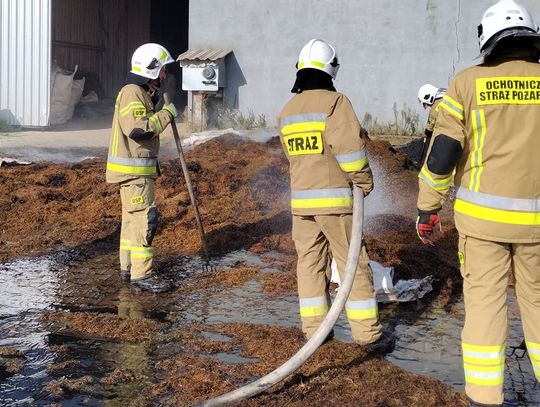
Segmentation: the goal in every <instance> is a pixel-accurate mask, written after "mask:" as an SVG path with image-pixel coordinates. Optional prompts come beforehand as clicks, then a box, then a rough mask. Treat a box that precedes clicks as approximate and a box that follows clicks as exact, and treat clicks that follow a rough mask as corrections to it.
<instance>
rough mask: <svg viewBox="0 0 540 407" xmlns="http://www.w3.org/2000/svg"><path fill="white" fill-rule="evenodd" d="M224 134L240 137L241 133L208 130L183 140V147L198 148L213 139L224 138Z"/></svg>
mask: <svg viewBox="0 0 540 407" xmlns="http://www.w3.org/2000/svg"><path fill="white" fill-rule="evenodd" d="M224 134H234V135H236V136H239V135H240V132H239V131H236V130H234V129H232V128H231V129H225V130H206V131H201V132H198V133H191V135H190V136H189V137H186V138H184V139H182V145H183V146H185V147H191V146H197V145H199V144H202V143H204V142H206V141H208V140H211V139H213V138H216V137H220V136H223V135H224Z"/></svg>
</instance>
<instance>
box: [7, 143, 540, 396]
mask: <svg viewBox="0 0 540 407" xmlns="http://www.w3.org/2000/svg"><path fill="white" fill-rule="evenodd" d="M370 157H372V160H371V162H372V166H373V167H374V170H375V172H376V182H377V184H376V188H377V189H376V190H375V191H376V192H374V193H373V195H372V196H370V197H369V198H368V200H367V201H366V209H367V210H366V215H367V216H366V225H365V232H366V235H367V236H366V241H367V244H368V246H369V251H370V256H371V257H372V259H374V260H376V261H379V262H381V263H383V264H385V265H392V266H394V267H395V273H396V278H418V277H423V276H424V275H426V274H431V275H434V276H435V282H434V291H433V292H432V293H431V294H429V295H428V296H427V297H425V298H424V299H422V300H421V301H420V302H418V303H409V304H400V305H393V304H388V305H383V306H381V315H382V319H383V323H384V325H385V326H386V327H388V328H390V329H393V330H394V331H395V332H396V333H397V334H398V335H399V338H400V339H399V341H398V345H397V348H396V351H395V352H394V353H393V354H392V355H391V356H388V357H387V358H386V360H385V359H379V358H369V357H367V355H365V354H363V353H362V350H361V349H359V348H358V347H357V346H356V345H355V344H353V343H351V338H350V334H349V331H348V328H347V323H346V320H345V319H344V318H343V317H341V318H340V320H339V321H338V324H337V327H336V339H337V340H335V341H331V342H330V343H328V344H326V345H323V347H322V348H321V349H320V350H319V351H317V352H316V354H315V355H314V357H313V358H312V359H311V360H310V361H309V362H308V363H307V364H306V365H305V366H304V367H302V368H301V369H300V371H299V372H297V373H295V374H294V375H293V376H291V377H290V378H289V379H287V380H286V381H285V382H284V383H282V384H280V385H278V386H276V388H275V389H273V391H272V392H270V393H267V394H263V395H261V396H259V397H256V398H254V399H251V400H249V401H245V402H243V403H241V404H242V405H244V404H245V405H298V406H301V405H302V406H303V405H315V406H326V405H362V406H460V405H464V399H463V395H462V394H461V393H460V392H461V391H462V385H463V377H462V371H461V361H460V354H459V330H460V326H461V323H462V314H463V312H462V306H461V297H460V281H459V273H458V271H457V262H456V260H455V258H454V257H455V250H456V247H455V245H456V233H455V231H453V230H452V228H451V213H450V212H449V211H447V212H445V213H444V214H443V219H444V222H445V223H446V224H447V225H450V227H448V228H446V230H448V231H447V232H446V233H445V235H444V236H442V237H441V238H440V240H439V242H438V243H439V244H438V245H437V246H436V247H435V248H427V247H424V246H421V245H419V244H418V243H417V242H416V238H415V234H414V230H413V218H414V201H415V195H416V190H415V184H416V176H415V175H416V174H415V171H414V170H412V169H411V170H409V169H407V168H408V167H409V166H410V163H409V162H408V161H407V159H406V158H405V157H404V156H403V155H400V154H398V153H395V152H392V151H390V150H389V146H388V144H385V143H382V142H373V143H371V145H370ZM188 162H189V163H190V169H191V176H192V182H193V184H194V185H195V186H196V188H197V196H198V197H199V201H200V205H201V208H200V209H201V214H202V216H203V219H204V222H205V227H206V230H207V234H208V241H209V247H210V251H211V253H212V254H213V255H214V259H213V262H214V264H215V265H216V271H215V272H209V271H204V270H202V267H201V265H202V263H203V262H202V261H201V259H200V257H199V256H198V254H199V251H200V249H201V247H200V240H199V238H198V234H197V231H196V227H195V224H194V218H193V213H192V210H191V208H190V207H189V199H188V197H187V194H186V193H185V187H184V186H183V183H182V177H181V174H180V173H179V171H178V169H177V163H175V162H166V163H164V176H163V177H162V178H161V179H160V181H159V182H158V193H159V196H158V205H159V207H160V212H161V215H162V218H161V224H160V228H159V230H160V232H159V234H158V236H157V237H156V241H155V250H156V253H157V262H158V266H159V268H160V270H161V273H163V274H164V275H165V276H166V277H167V278H170V279H171V280H172V281H173V282H174V285H175V290H174V291H173V292H172V293H169V294H165V295H159V296H155V295H149V294H145V293H136V292H134V291H132V290H131V289H130V287H129V285H125V284H122V283H121V282H120V279H119V276H118V274H117V255H116V239H117V237H118V222H119V202H118V197H117V191H116V189H115V188H114V186H108V185H106V184H104V183H103V165H104V163H103V162H102V161H99V160H93V161H87V162H84V163H81V164H71V165H45V164H42V165H33V166H25V167H11V168H6V169H2V170H1V171H2V172H0V192H1V193H2V194H1V196H2V197H1V198H0V207H1V209H2V211H3V214H5V216H3V217H2V218H1V219H0V226H1V229H0V231H1V232H0V287H2V289H1V290H2V296H1V299H0V332H2V336H0V350H1V349H2V348H7V349H11V350H15V351H17V352H15V353H13V354H11V355H7V353H6V355H7V356H2V352H1V351H0V363H2V364H0V404H2V405H55V403H57V404H58V405H67V406H71V405H92V406H93V405H106V406H125V405H134V406H142V405H189V404H193V403H195V402H197V401H200V400H203V399H205V398H208V397H212V396H217V395H219V394H221V393H223V392H225V391H229V390H232V389H233V388H234V387H236V386H238V385H241V384H242V383H245V382H247V381H250V380H253V379H255V378H257V377H260V376H261V375H263V374H265V373H267V372H269V371H270V370H272V369H273V368H275V367H277V366H278V365H279V364H280V363H282V362H283V361H285V360H286V359H287V358H289V357H290V356H292V354H294V352H295V351H296V350H297V349H299V348H300V346H301V345H302V344H303V338H302V335H301V332H300V330H299V329H298V326H299V325H298V324H299V321H298V314H297V297H296V294H295V292H296V282H295V278H294V262H295V257H294V247H293V245H292V241H291V239H290V215H289V214H288V212H287V201H288V197H287V193H288V192H287V189H288V185H287V167H286V163H285V162H284V160H283V157H282V153H281V151H280V149H279V145H277V143H276V141H275V140H272V141H270V142H268V143H266V144H261V143H251V142H246V141H243V140H241V139H238V138H236V137H223V138H220V139H216V140H212V141H210V142H208V143H206V144H204V145H201V146H198V147H195V148H194V149H193V150H192V151H190V152H189V155H188ZM396 197H399V198H396ZM430 264H435V265H437V267H436V269H434V270H433V269H430V268H429V266H428V265H430ZM512 304H513V305H512V307H511V324H512V329H511V331H512V334H511V336H510V338H509V341H508V343H509V345H517V344H519V342H520V338H521V332H520V329H519V324H518V322H517V321H518V318H519V317H518V314H517V310H516V307H515V305H514V303H513V302H512ZM509 354H510V352H509ZM8 362H10V364H9V369H7V368H4V372H5V373H4V374H2V369H1V367H2V366H8V364H7V363H8ZM507 365H508V373H507V380H506V389H507V395H508V398H509V402H511V401H512V402H514V404H515V405H522V406H528V405H530V406H534V405H540V399H539V398H538V394H539V389H538V385H537V384H535V383H534V382H533V381H532V377H533V376H532V372H531V367H530V362H529V361H528V359H527V358H523V359H518V358H517V357H516V355H512V356H509V357H508V359H507Z"/></svg>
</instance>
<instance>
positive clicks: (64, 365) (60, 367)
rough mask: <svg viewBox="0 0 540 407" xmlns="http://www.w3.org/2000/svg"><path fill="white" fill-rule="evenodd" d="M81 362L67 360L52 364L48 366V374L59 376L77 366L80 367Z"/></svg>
mask: <svg viewBox="0 0 540 407" xmlns="http://www.w3.org/2000/svg"><path fill="white" fill-rule="evenodd" d="M80 364H81V362H80V361H78V360H66V361H64V362H58V363H51V364H50V365H49V366H47V373H48V374H52V375H58V374H61V373H65V372H68V371H70V370H72V369H74V368H76V367H77V366H80Z"/></svg>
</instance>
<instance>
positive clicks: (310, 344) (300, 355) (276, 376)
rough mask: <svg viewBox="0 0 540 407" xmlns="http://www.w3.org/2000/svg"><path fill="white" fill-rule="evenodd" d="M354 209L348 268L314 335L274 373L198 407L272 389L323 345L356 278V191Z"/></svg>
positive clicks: (360, 212) (360, 207)
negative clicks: (330, 305)
mask: <svg viewBox="0 0 540 407" xmlns="http://www.w3.org/2000/svg"><path fill="white" fill-rule="evenodd" d="M353 196H354V205H353V209H354V210H353V221H352V235H351V243H350V245H349V253H348V255H347V264H346V266H345V277H344V278H343V281H342V282H341V285H340V287H339V290H338V293H337V295H336V298H335V299H334V302H333V304H332V307H330V310H329V311H328V314H327V315H326V318H325V319H324V321H323V322H322V323H321V325H320V326H319V328H318V329H317V330H316V331H315V334H314V335H313V336H312V337H311V339H310V340H309V341H307V342H306V344H305V345H304V346H302V348H301V349H300V350H299V351H298V352H297V353H296V354H295V355H294V356H292V357H291V358H290V359H289V360H288V361H287V362H285V363H284V364H282V365H281V366H280V367H278V368H277V369H275V370H274V371H272V372H270V373H268V374H267V375H266V376H263V377H261V378H260V379H258V380H256V381H254V382H252V383H248V384H246V385H245V386H242V387H240V388H238V389H236V390H233V391H231V392H229V393H225V394H223V395H221V396H218V397H215V398H213V399H210V400H206V401H203V402H202V403H200V404H198V405H197V406H205V407H210V406H222V405H224V404H227V403H232V402H235V401H239V400H243V399H246V398H249V397H252V396H255V395H256V394H259V393H261V392H263V391H265V390H266V389H268V388H270V387H272V386H274V385H275V384H277V383H278V382H280V381H281V380H283V379H285V378H286V377H287V376H289V375H290V374H291V373H293V372H294V371H296V370H297V369H298V368H299V367H300V366H302V365H303V364H304V363H305V362H306V361H307V360H308V359H309V358H310V356H311V355H312V354H313V353H314V352H315V351H316V350H317V348H318V347H319V346H321V344H322V343H323V342H324V340H325V339H326V337H327V336H328V334H329V333H330V331H331V330H332V328H333V327H334V324H335V323H336V321H337V319H338V317H339V315H340V314H341V311H342V310H343V307H344V306H345V302H346V301H347V298H348V297H349V293H350V292H351V288H352V285H353V282H354V277H355V275H356V268H357V266H358V258H359V256H360V249H361V246H362V223H363V217H364V194H363V192H362V190H361V189H360V188H358V187H354V188H353Z"/></svg>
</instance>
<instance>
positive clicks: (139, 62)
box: [131, 42, 174, 79]
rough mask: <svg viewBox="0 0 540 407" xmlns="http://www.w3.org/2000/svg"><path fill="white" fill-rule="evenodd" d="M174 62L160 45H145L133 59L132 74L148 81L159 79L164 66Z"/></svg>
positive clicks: (136, 52)
mask: <svg viewBox="0 0 540 407" xmlns="http://www.w3.org/2000/svg"><path fill="white" fill-rule="evenodd" d="M172 62H174V59H172V58H171V54H169V51H167V50H166V49H165V48H164V47H162V46H161V45H159V44H154V43H151V42H150V43H148V44H143V45H141V46H140V47H139V48H137V49H136V50H135V52H134V53H133V56H132V57H131V73H134V74H136V75H139V76H143V77H145V78H148V79H157V78H158V77H159V71H160V70H161V67H162V66H163V65H167V64H170V63H172Z"/></svg>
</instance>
